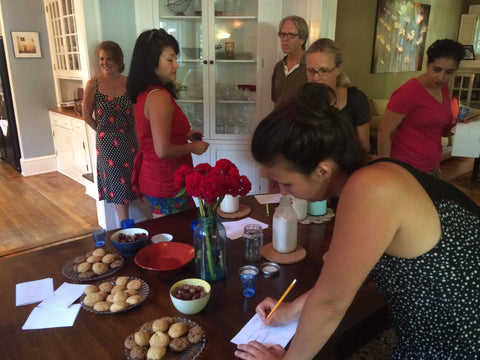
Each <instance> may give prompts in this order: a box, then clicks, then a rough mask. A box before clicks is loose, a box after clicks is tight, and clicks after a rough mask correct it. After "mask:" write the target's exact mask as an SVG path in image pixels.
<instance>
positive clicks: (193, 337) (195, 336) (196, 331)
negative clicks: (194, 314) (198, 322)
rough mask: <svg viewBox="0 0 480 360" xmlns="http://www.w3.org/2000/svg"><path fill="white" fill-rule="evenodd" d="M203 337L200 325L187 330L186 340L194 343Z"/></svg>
mask: <svg viewBox="0 0 480 360" xmlns="http://www.w3.org/2000/svg"><path fill="white" fill-rule="evenodd" d="M202 337H203V329H202V328H201V327H200V326H194V327H192V328H191V329H190V331H189V332H188V336H187V338H188V341H190V342H191V343H192V344H196V343H198V342H200V340H202Z"/></svg>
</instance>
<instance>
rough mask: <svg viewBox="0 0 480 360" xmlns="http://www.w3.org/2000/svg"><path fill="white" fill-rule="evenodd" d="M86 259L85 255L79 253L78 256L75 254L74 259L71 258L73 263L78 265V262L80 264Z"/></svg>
mask: <svg viewBox="0 0 480 360" xmlns="http://www.w3.org/2000/svg"><path fill="white" fill-rule="evenodd" d="M86 260H87V258H86V257H85V255H80V256H77V257H76V258H75V259H73V263H74V264H76V265H78V264H81V263H82V262H85V261H86Z"/></svg>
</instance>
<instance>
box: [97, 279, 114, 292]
mask: <svg viewBox="0 0 480 360" xmlns="http://www.w3.org/2000/svg"><path fill="white" fill-rule="evenodd" d="M114 286H115V285H113V284H112V283H110V282H108V281H105V282H103V283H101V284H100V285H98V288H99V290H100V291H104V292H108V293H109V292H110V291H112V288H113V287H114Z"/></svg>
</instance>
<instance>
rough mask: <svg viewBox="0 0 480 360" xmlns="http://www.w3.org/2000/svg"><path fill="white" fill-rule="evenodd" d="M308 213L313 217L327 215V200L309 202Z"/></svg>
mask: <svg viewBox="0 0 480 360" xmlns="http://www.w3.org/2000/svg"><path fill="white" fill-rule="evenodd" d="M307 212H308V214H309V215H313V216H318V215H325V214H326V213H327V200H322V201H314V202H309V203H308V208H307Z"/></svg>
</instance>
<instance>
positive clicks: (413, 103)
mask: <svg viewBox="0 0 480 360" xmlns="http://www.w3.org/2000/svg"><path fill="white" fill-rule="evenodd" d="M463 57H464V49H463V45H462V44H460V43H458V42H456V41H454V40H449V39H442V40H437V41H435V42H434V43H433V44H432V45H431V46H430V47H429V48H428V50H427V71H426V72H425V73H423V74H422V75H420V76H418V77H416V78H413V79H410V80H408V81H407V82H406V83H405V84H403V85H402V86H401V87H399V88H398V89H397V90H395V92H394V93H393V94H392V96H391V97H390V101H389V103H388V105H387V109H386V110H385V113H384V115H383V117H382V120H381V122H380V127H379V130H378V155H380V156H391V157H392V158H395V159H398V160H401V161H403V162H406V163H408V164H410V165H412V166H414V167H415V168H417V169H420V170H423V171H425V172H429V173H433V174H437V175H438V167H439V166H440V161H441V160H442V136H451V135H452V133H451V129H452V127H453V126H454V125H455V118H454V116H453V115H452V111H451V99H450V94H449V88H448V82H449V81H450V79H451V78H452V76H453V75H454V74H455V72H456V71H457V68H458V65H459V63H460V60H462V59H463Z"/></svg>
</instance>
